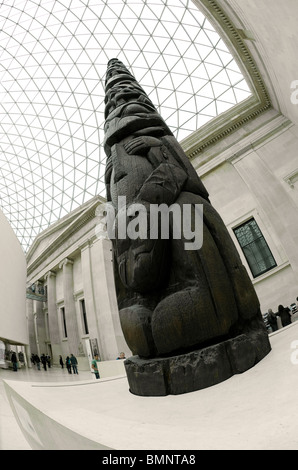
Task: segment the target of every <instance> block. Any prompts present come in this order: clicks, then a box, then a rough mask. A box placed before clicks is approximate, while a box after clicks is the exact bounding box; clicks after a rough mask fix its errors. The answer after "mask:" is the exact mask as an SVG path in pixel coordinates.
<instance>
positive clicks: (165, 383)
mask: <svg viewBox="0 0 298 470" xmlns="http://www.w3.org/2000/svg"><path fill="white" fill-rule="evenodd" d="M270 350H271V346H270V343H269V339H268V334H267V332H266V331H263V330H252V331H250V332H248V333H244V334H241V335H239V336H237V337H235V338H232V339H229V340H227V341H223V342H220V343H218V344H214V345H212V346H208V347H205V348H202V349H199V350H197V351H192V352H189V353H186V354H181V355H177V356H171V357H163V358H161V357H159V358H154V359H141V358H140V357H139V356H132V357H130V358H128V359H127V360H126V361H125V363H124V364H125V369H126V374H127V378H128V382H129V388H130V391H131V393H133V394H135V395H141V396H165V395H170V394H171V395H179V394H182V393H187V392H193V391H195V390H201V389H203V388H207V387H210V386H212V385H216V384H218V383H220V382H223V381H224V380H226V379H228V378H230V377H232V376H233V375H235V374H241V373H242V372H245V371H246V370H248V369H250V368H251V367H253V366H254V365H255V364H257V363H258V362H259V361H260V360H261V359H263V358H264V357H265V356H266V355H267V354H268V353H269V352H270Z"/></svg>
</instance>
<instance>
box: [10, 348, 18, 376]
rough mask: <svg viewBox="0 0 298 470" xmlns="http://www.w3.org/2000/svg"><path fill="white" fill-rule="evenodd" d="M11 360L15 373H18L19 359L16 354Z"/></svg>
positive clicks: (13, 354)
mask: <svg viewBox="0 0 298 470" xmlns="http://www.w3.org/2000/svg"><path fill="white" fill-rule="evenodd" d="M10 360H11V362H12V368H13V371H14V372H17V371H18V359H17V355H16V353H15V352H13V353H12V355H11V358H10Z"/></svg>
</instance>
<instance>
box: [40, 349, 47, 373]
mask: <svg viewBox="0 0 298 470" xmlns="http://www.w3.org/2000/svg"><path fill="white" fill-rule="evenodd" d="M40 360H41V363H42V365H43V368H44V370H47V358H46V356H45V355H44V353H43V354H42V355H41V356H40Z"/></svg>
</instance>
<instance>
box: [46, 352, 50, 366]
mask: <svg viewBox="0 0 298 470" xmlns="http://www.w3.org/2000/svg"><path fill="white" fill-rule="evenodd" d="M46 359H47V365H48V367H49V369H50V368H51V356H49V355H47V356H46Z"/></svg>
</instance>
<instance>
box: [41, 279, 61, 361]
mask: <svg viewBox="0 0 298 470" xmlns="http://www.w3.org/2000/svg"><path fill="white" fill-rule="evenodd" d="M45 280H46V282H47V303H48V319H49V337H50V341H51V347H52V354H53V358H52V360H53V362H54V363H58V358H59V355H60V354H61V353H62V350H61V339H60V331H59V323H58V316H57V307H56V274H55V273H54V272H53V271H49V272H48V273H47V274H46V275H45Z"/></svg>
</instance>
